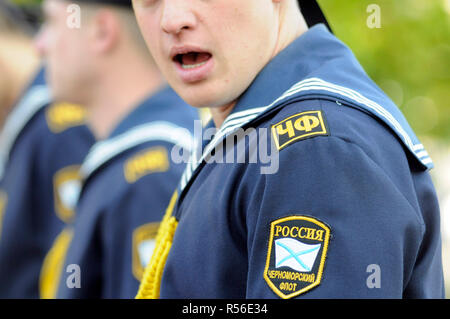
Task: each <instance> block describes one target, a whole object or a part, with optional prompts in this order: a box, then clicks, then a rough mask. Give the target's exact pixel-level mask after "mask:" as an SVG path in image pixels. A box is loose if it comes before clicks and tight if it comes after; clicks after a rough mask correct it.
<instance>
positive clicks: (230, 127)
mask: <svg viewBox="0 0 450 319" xmlns="http://www.w3.org/2000/svg"><path fill="white" fill-rule="evenodd" d="M317 94H320V95H322V96H328V97H332V98H337V99H342V100H345V101H347V102H348V103H349V104H352V105H356V106H358V107H360V108H363V109H365V110H368V111H369V112H371V113H372V114H374V115H375V116H377V117H378V118H380V119H382V120H383V121H384V122H385V123H386V124H387V125H389V127H391V128H392V130H393V131H394V132H395V133H396V134H397V135H398V136H399V138H400V139H401V140H402V141H403V143H404V144H405V145H406V147H407V148H408V149H409V150H410V151H411V152H412V154H414V155H415V157H416V158H417V159H418V160H419V161H420V162H421V163H422V164H423V165H424V166H425V167H427V168H432V167H433V163H432V160H431V158H430V156H429V155H428V153H427V151H426V150H425V149H424V146H423V145H422V144H420V142H418V140H417V138H416V137H415V135H414V133H413V132H412V130H411V128H410V127H409V125H408V124H407V122H406V120H405V121H404V122H403V124H400V123H399V121H398V120H397V119H396V117H395V116H394V115H393V114H391V113H390V112H389V111H388V110H387V109H385V108H383V107H382V106H381V105H380V104H378V103H377V102H375V101H373V100H371V99H369V98H367V97H365V96H363V95H362V94H361V93H359V92H356V91H355V90H352V89H350V88H346V87H344V86H340V85H336V84H333V83H330V82H327V81H324V80H322V79H320V78H308V79H305V80H302V81H300V82H298V83H296V84H295V85H293V86H292V87H291V88H290V89H289V90H287V91H286V92H285V93H284V94H282V95H281V96H280V97H279V98H277V99H276V100H275V101H273V102H272V103H271V104H270V105H267V106H263V107H256V108H248V109H245V110H244V111H240V112H236V113H232V114H231V115H230V116H228V118H227V119H226V120H225V121H224V123H223V124H222V126H221V128H220V130H219V131H218V132H217V134H216V135H215V136H214V138H213V140H212V141H211V142H210V143H209V144H208V145H207V146H206V147H205V148H204V150H203V153H202V155H201V157H200V158H198V157H195V153H194V154H193V157H192V158H191V160H190V162H189V164H188V165H187V166H186V169H185V172H184V173H183V176H182V178H181V182H180V191H182V190H183V189H184V188H185V187H186V185H187V183H188V182H189V180H190V179H191V178H192V176H193V173H194V172H195V170H196V169H197V168H198V166H199V165H200V163H202V162H203V161H204V160H205V158H206V157H207V156H209V154H210V153H211V151H212V150H213V149H214V148H216V147H217V146H218V145H219V144H220V143H221V142H222V141H223V140H224V139H225V138H226V137H227V136H228V135H230V134H232V133H233V132H234V131H236V130H237V129H239V128H241V127H243V126H244V125H246V124H248V123H250V122H251V121H253V120H254V119H256V118H258V117H260V116H262V115H263V114H264V113H266V112H267V111H269V110H271V109H273V108H275V107H277V106H280V105H282V104H284V103H285V102H287V101H289V100H290V99H292V98H301V97H307V96H310V95H317ZM408 131H409V133H408Z"/></svg>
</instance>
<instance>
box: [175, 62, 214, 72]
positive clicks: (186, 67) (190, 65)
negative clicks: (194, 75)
mask: <svg viewBox="0 0 450 319" xmlns="http://www.w3.org/2000/svg"><path fill="white" fill-rule="evenodd" d="M206 62H208V61H205V62H201V63H198V64H189V65H187V64H181V67H182V68H183V69H184V70H189V69H195V68H198V67H199V66H202V65H204V64H206Z"/></svg>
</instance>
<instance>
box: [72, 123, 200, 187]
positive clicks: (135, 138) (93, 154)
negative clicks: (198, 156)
mask: <svg viewBox="0 0 450 319" xmlns="http://www.w3.org/2000/svg"><path fill="white" fill-rule="evenodd" d="M151 141H165V142H168V143H171V144H174V145H179V146H181V147H182V148H184V149H186V150H187V151H191V149H192V148H193V137H192V134H191V133H190V132H189V130H187V129H185V128H182V127H180V126H177V125H174V124H172V123H170V122H165V121H157V122H151V123H146V124H142V125H139V126H136V127H134V128H133V129H130V130H129V131H127V132H125V133H122V134H120V135H117V136H115V137H113V138H110V139H108V140H105V141H101V142H97V143H96V144H95V145H94V146H93V147H92V148H91V150H90V152H89V154H88V155H87V157H86V159H85V161H84V163H83V165H82V166H81V170H80V171H81V176H82V178H83V180H86V179H87V178H88V177H89V176H90V175H92V173H94V172H95V171H96V170H97V169H99V168H100V167H101V166H102V165H104V164H105V163H107V162H108V161H110V160H111V159H113V158H114V157H116V156H118V155H119V154H121V153H123V152H125V151H127V150H129V149H131V148H133V147H136V146H138V145H141V144H143V143H147V142H151Z"/></svg>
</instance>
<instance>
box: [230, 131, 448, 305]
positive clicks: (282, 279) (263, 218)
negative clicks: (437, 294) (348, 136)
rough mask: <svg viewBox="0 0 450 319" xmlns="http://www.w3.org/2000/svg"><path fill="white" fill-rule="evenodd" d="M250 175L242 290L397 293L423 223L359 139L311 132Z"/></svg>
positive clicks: (264, 293)
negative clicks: (274, 168)
mask: <svg viewBox="0 0 450 319" xmlns="http://www.w3.org/2000/svg"><path fill="white" fill-rule="evenodd" d="M393 160H395V159H393ZM245 178H250V176H246V177H245ZM251 178H252V180H253V182H252V183H253V185H255V184H256V185H255V191H254V192H253V193H252V196H251V198H250V199H249V200H247V201H246V202H247V203H248V205H247V207H246V212H245V214H246V223H247V230H248V234H247V236H248V246H247V250H248V265H249V269H248V282H247V296H246V297H247V298H278V297H279V298H284V299H288V298H402V297H403V292H404V289H405V287H406V285H407V284H408V282H409V281H410V280H411V278H412V276H413V273H414V266H415V263H416V259H417V255H418V252H419V249H420V247H421V246H422V245H423V238H424V233H425V226H426V225H425V223H424V221H423V218H422V217H421V214H420V208H419V206H418V204H417V203H416V202H410V201H409V200H407V199H406V197H405V196H404V193H402V191H403V190H402V191H401V190H400V189H399V187H398V185H397V186H396V185H395V184H394V183H393V182H392V181H391V179H390V177H389V176H388V174H386V172H385V170H383V169H381V168H380V167H379V166H378V165H377V163H375V162H374V161H373V160H372V159H371V158H370V157H369V156H367V154H366V153H365V152H364V151H363V150H362V149H361V148H360V147H359V146H358V145H356V144H354V143H352V142H349V141H345V140H343V139H341V138H337V137H331V136H329V137H318V138H312V139H307V140H304V141H302V142H301V143H296V144H295V145H293V146H291V147H287V148H285V149H283V150H281V151H280V153H279V169H278V172H276V173H275V174H271V175H261V174H253V175H252V176H251ZM405 183H408V179H407V178H405ZM238 200H239V199H238ZM241 200H242V199H241ZM435 258H438V255H437V254H436V256H435ZM433 259H434V258H430V259H429V260H426V261H424V263H425V264H423V265H421V267H422V268H423V267H427V266H428V265H430V264H432V263H435V262H438V260H437V259H436V260H433ZM428 275H430V276H439V275H440V274H439V273H436V274H434V275H431V274H428Z"/></svg>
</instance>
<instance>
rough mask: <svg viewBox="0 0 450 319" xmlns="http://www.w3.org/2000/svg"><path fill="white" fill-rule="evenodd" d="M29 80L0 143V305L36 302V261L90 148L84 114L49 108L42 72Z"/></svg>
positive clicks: (61, 220)
mask: <svg viewBox="0 0 450 319" xmlns="http://www.w3.org/2000/svg"><path fill="white" fill-rule="evenodd" d="M5 6H7V7H8V8H9V9H11V11H10V12H21V8H20V7H13V5H12V4H6V3H5ZM20 16H21V15H17V16H16V19H15V20H14V21H16V23H20V21H22V20H21V19H20V18H19V17H20ZM30 28H31V26H30ZM24 39H27V41H28V42H29V45H30V48H31V49H33V48H32V38H31V37H30V35H26V36H24ZM24 62H25V61H22V63H24ZM34 73H35V74H34V75H33V78H34V79H31V83H29V84H28V85H27V88H26V89H24V90H23V93H22V94H21V96H19V97H18V98H17V100H16V104H15V106H14V107H13V108H12V110H11V112H10V113H9V114H8V117H7V118H6V120H5V123H4V126H3V128H2V132H1V136H0V177H1V182H0V225H1V230H0V231H1V233H0V298H38V297H39V289H38V285H39V274H40V268H41V265H42V262H43V260H44V257H45V255H46V253H47V252H48V250H49V249H50V248H51V246H52V243H53V241H54V240H55V238H56V236H57V235H58V234H59V232H60V231H61V230H62V229H63V227H64V225H65V224H66V223H67V222H70V220H71V219H72V217H73V207H72V204H73V190H74V189H76V188H77V186H76V185H77V184H78V183H79V174H78V170H79V167H80V165H81V163H82V160H83V159H84V157H85V156H86V154H87V152H88V151H89V149H90V147H91V146H92V144H93V143H94V136H93V135H92V133H91V132H90V130H89V129H88V128H87V126H86V125H85V124H86V112H85V110H84V108H83V107H81V106H78V105H72V104H68V103H62V102H61V101H60V102H57V101H55V100H54V99H53V97H52V94H51V90H50V88H49V86H48V85H47V82H46V80H45V70H44V68H43V67H40V69H39V70H35V71H34Z"/></svg>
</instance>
